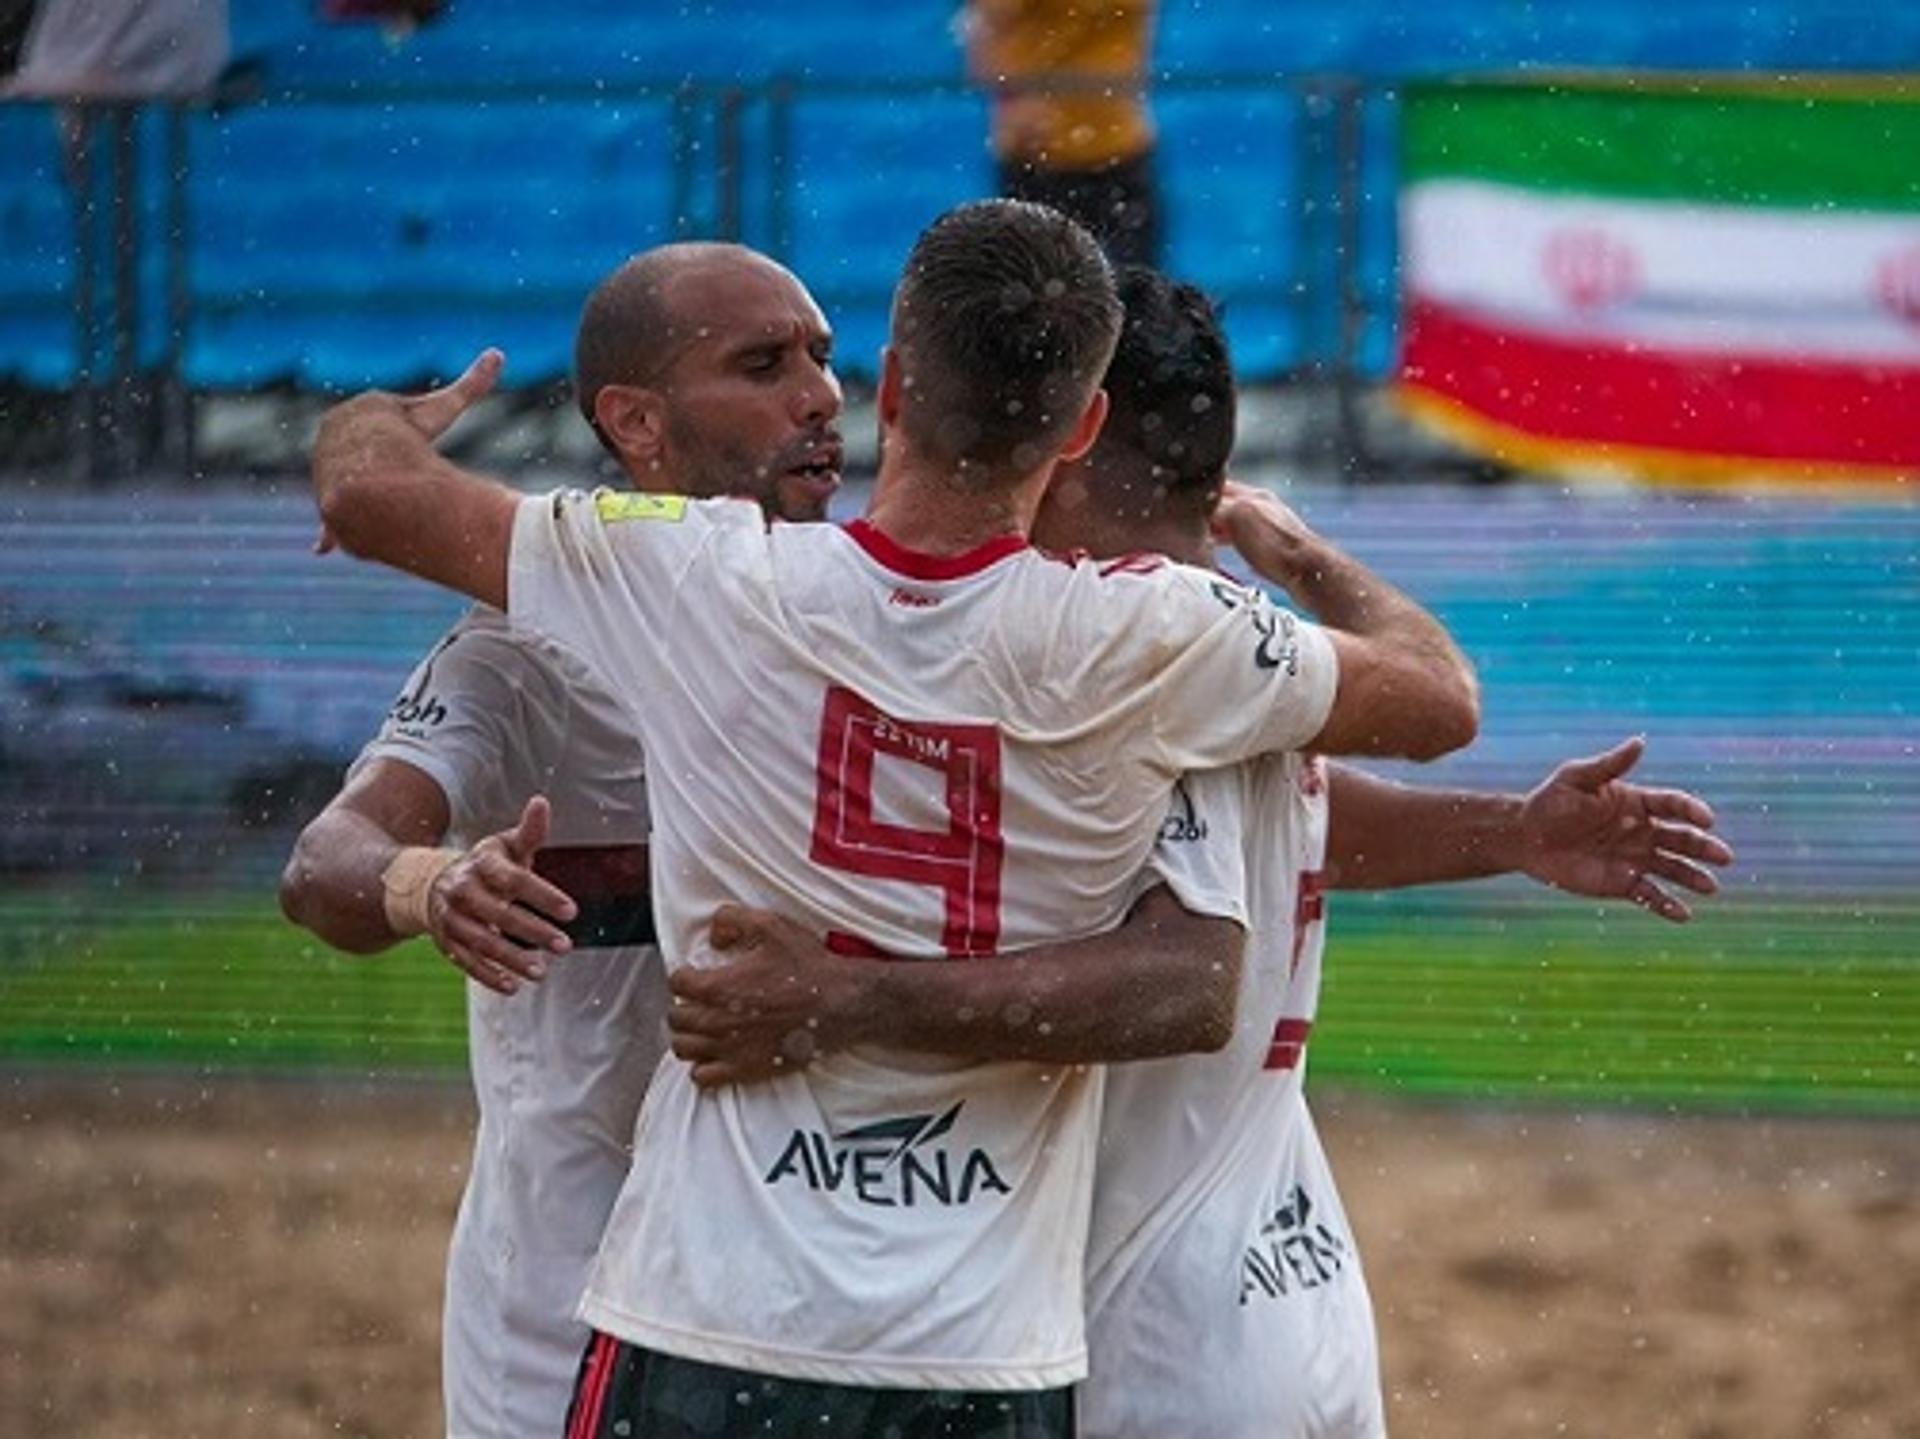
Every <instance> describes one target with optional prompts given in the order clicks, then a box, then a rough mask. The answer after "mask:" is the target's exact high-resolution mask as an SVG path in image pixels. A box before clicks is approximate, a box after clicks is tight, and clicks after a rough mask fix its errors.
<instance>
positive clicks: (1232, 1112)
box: [1078, 755, 1386, 1439]
mask: <svg viewBox="0 0 1920 1439" xmlns="http://www.w3.org/2000/svg"><path fill="white" fill-rule="evenodd" d="M1326 847H1327V800H1326V769H1325V764H1324V762H1323V761H1320V760H1317V759H1309V758H1306V757H1303V756H1300V755H1279V756H1272V757H1269V758H1266V759H1263V760H1257V761H1255V762H1253V763H1252V764H1247V765H1240V766H1237V767H1235V768H1233V769H1229V770H1215V771H1211V772H1208V773H1205V774H1194V775H1189V776H1188V777H1187V778H1186V779H1184V780H1183V781H1182V782H1181V784H1180V786H1179V788H1178V789H1177V790H1176V792H1175V798H1174V803H1173V806H1172V809H1171V811H1170V813H1169V816H1168V819H1167V823H1166V826H1165V828H1164V829H1163V831H1162V834H1161V840H1160V845H1159V847H1158V849H1157V850H1156V851H1155V856H1154V864H1153V868H1154V870H1155V871H1156V872H1158V873H1159V874H1160V875H1161V876H1162V877H1164V878H1165V879H1167V880H1168V881H1169V882H1170V883H1171V884H1172V886H1173V888H1174V891H1175V893H1176V894H1177V895H1178V896H1179V897H1180V899H1181V900H1182V901H1183V903H1185V904H1186V905H1187V906H1188V907H1189V908H1192V909H1195V910H1198V911H1202V912H1208V913H1216V914H1223V915H1228V916H1232V917H1234V918H1241V919H1244V920H1245V921H1246V922H1247V924H1248V930H1249V933H1248V940H1247V952H1246V968H1245V971H1244V976H1243V979H1242V983H1241V991H1240V1019H1239V1026H1238V1028H1237V1030H1236V1032H1235V1034H1234V1038H1233V1041H1232V1043H1231V1044H1230V1045H1229V1046H1228V1048H1227V1049H1226V1050H1225V1051H1224V1052H1223V1053H1220V1054H1208V1055H1188V1056H1183V1057H1180V1058H1176V1059H1166V1060H1156V1061H1151V1062H1148V1063H1142V1064H1123V1065H1116V1066H1115V1067H1114V1068H1113V1069H1112V1071H1111V1072H1110V1073H1109V1076H1108V1080H1107V1096H1106V1109H1105V1112H1104V1114H1103V1117H1102V1121H1101V1145H1100V1157H1099V1165H1098V1170H1097V1175H1096V1181H1095V1190H1094V1206H1093V1226H1092V1231H1091V1236H1090V1238H1089V1240H1088V1248H1087V1325H1088V1339H1089V1344H1090V1346H1091V1349H1092V1375H1091V1377H1090V1378H1089V1379H1088V1380H1087V1382H1086V1384H1085V1385H1084V1386H1083V1387H1082V1389H1081V1391H1080V1396H1079V1404H1078V1414H1079V1425H1080V1434H1081V1435H1082V1436H1083V1439H1159V1436H1163V1435H1168V1434H1204V1435H1207V1436H1208V1439H1378V1436H1381V1435H1384V1434H1385V1432H1386V1429H1385V1420H1384V1416H1383V1408H1382V1403H1381V1396H1380V1376H1379V1362H1378V1355H1377V1350H1376V1345H1375V1339H1374V1324H1373V1310H1372V1306H1371V1304H1370V1303H1369V1301H1368V1298H1367V1287H1366V1281H1365V1279H1364V1278H1363V1277H1362V1275H1361V1272H1360V1256H1359V1254H1358V1252H1357V1250H1356V1249H1355V1247H1354V1242H1353V1233H1352V1230H1351V1229H1350V1228H1349V1227H1348V1224H1347V1218H1346V1214H1345V1212H1344V1211H1343V1210H1342V1208H1341V1205H1340V1196H1339V1194H1338V1192H1337V1191H1336V1190H1335V1189H1334V1185H1333V1174H1332V1171H1331V1169H1330V1168H1329V1167H1328V1164H1327V1157H1326V1154H1325V1152H1324V1151H1323V1150H1322V1148H1321V1146H1320V1137H1319V1135H1318V1134H1317V1133H1316V1132H1315V1130H1314V1127H1313V1118H1312V1116H1311V1115H1310V1114H1309V1113H1308V1112H1307V1105H1306V1099H1305V1096H1304V1094H1303V1092H1302V1084H1303V1081H1304V1078H1305V1072H1306V1046H1307V1037H1308V1034H1309V1032H1310V1031H1311V1029H1312V1027H1313V1017H1314V1010H1315V1006H1316V1005H1317V1004H1318V1002H1319V995H1320V953H1321V945H1322V941H1323V937H1324V934H1323V931H1324V926H1323V924H1322V923H1321V914H1322V890H1321V887H1320V874H1321V867H1322V865H1323V864H1324V862H1325V858H1326ZM1243 893H1244V895H1245V905H1246V908H1245V910H1244V912H1243V911H1242V910H1241V896H1242V894H1243ZM1174 1341H1177V1342H1174Z"/></svg>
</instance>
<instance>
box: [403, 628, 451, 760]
mask: <svg viewBox="0 0 1920 1439" xmlns="http://www.w3.org/2000/svg"><path fill="white" fill-rule="evenodd" d="M458 638H459V636H458V635H448V636H447V637H446V638H445V639H443V640H441V641H440V643H439V644H437V645H435V646H434V649H433V653H432V654H430V655H428V656H427V658H426V661H425V662H424V663H423V664H422V665H421V666H420V668H419V670H418V672H417V675H416V678H415V680H414V683H413V687H412V688H411V689H405V690H402V691H401V692H400V694H399V695H398V697H396V698H395V700H394V702H393V703H392V704H390V705H388V706H387V725H388V727H389V728H390V729H392V730H393V731H394V732H395V733H397V734H401V735H405V736H406V737H407V738H408V739H425V738H426V737H427V735H428V734H429V733H430V732H431V731H433V730H435V729H437V728H439V727H440V726H441V725H443V724H445V723H446V720H447V707H446V706H445V705H444V704H442V703H441V702H440V697H439V696H438V695H436V694H435V693H434V692H433V690H432V689H431V688H430V686H431V685H432V684H433V667H434V666H435V665H436V664H438V663H439V662H440V656H441V655H443V654H445V653H446V652H447V650H448V649H449V648H450V647H451V646H452V644H453V642H454V640H456V639H458Z"/></svg>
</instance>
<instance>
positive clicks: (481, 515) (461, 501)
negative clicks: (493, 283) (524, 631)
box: [313, 350, 520, 610]
mask: <svg viewBox="0 0 1920 1439" xmlns="http://www.w3.org/2000/svg"><path fill="white" fill-rule="evenodd" d="M504 363H505V360H504V358H503V357H502V355H501V353H500V352H499V351H498V350H487V351H485V352H483V353H482V354H481V355H480V357H479V358H478V359H476V360H475V361H474V362H473V363H472V364H471V365H469V366H467V369H466V373H464V374H463V375H461V376H460V378H459V379H457V380H455V381H454V382H453V383H452V384H450V385H445V386H442V387H441V388H440V389H437V390H432V391H429V392H428V393H426V394H424V395H415V396H410V397H403V396H399V395H389V394H385V393H383V392H381V391H377V390H375V391H369V392H368V393H366V394H363V395H356V396H354V398H352V399H351V400H347V401H346V402H344V403H342V404H338V405H335V406H334V407H333V408H332V409H330V410H328V411H327V413H326V415H325V416H324V417H322V419H321V421H320V432H319V435H318V436H317V437H316V439H315V440H314V445H313V498H314V503H315V505H317V506H318V508H319V511H320V522H321V525H322V526H323V538H322V541H321V547H322V548H327V547H329V546H330V545H331V544H335V543H337V544H338V545H339V546H340V548H342V549H344V550H346V551H347V552H348V553H349V554H352V555H357V556H358V557H359V558H361V559H365V560H374V561H377V562H378V563H380V564H383V565H390V566H392V567H393V568H395V569H399V570H405V571H407V572H408V573H409V574H415V575H418V576H420V577H421V578H422V579H426V580H432V581H433V582H434V583H435V584H439V585H445V586H446V587H447V588H448V589H452V590H458V591H460V593H462V594H466V595H471V596H472V597H473V598H474V599H477V600H480V601H482V602H483V603H485V604H489V605H492V606H493V607H494V608H495V609H502V610H504V609H505V608H506V607H507V557H508V551H509V549H510V547H511V544H512V539H513V516H514V511H515V509H516V508H517V507H518V505H519V501H520V497H519V495H518V494H516V493H515V492H514V491H513V490H510V489H508V488H507V487H506V486H505V485H502V484H500V483H498V482H497V481H494V480H489V479H487V478H485V477H484V476H482V475H477V474H474V473H472V472H471V471H468V470H463V469H461V468H460V466H458V465H456V464H454V463H452V462H451V461H450V460H448V459H446V458H445V457H443V456H442V455H441V454H440V453H439V452H438V451H436V450H435V449H434V447H433V445H434V441H435V440H437V439H438V438H439V437H440V436H441V435H442V434H444V433H445V432H446V430H447V428H448V427H449V426H451V425H452V424H453V422H454V421H455V420H457V419H458V418H459V417H460V416H461V415H462V414H464V413H465V412H466V410H467V408H468V407H469V406H471V405H472V404H473V403H474V401H476V400H478V399H479V398H480V397H481V396H483V395H485V394H486V393H487V392H488V391H489V390H491V389H492V388H493V386H494V382H495V381H496V380H497V379H499V377H500V368H501V366H502V365H503V364H504Z"/></svg>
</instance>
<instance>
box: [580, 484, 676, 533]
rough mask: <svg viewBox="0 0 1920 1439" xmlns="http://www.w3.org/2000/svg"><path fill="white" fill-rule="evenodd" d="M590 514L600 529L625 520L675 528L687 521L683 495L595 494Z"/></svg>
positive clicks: (617, 492)
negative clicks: (597, 521)
mask: <svg viewBox="0 0 1920 1439" xmlns="http://www.w3.org/2000/svg"><path fill="white" fill-rule="evenodd" d="M593 511H594V513H595V514H597V515H598V516H600V523H601V524H603V525H617V524H620V523H622V522H623V521H626V520H663V521H665V522H666V523H667V524H672V525H677V524H679V523H680V521H682V520H684V519H685V518H686V517H687V497H686V496H685V495H638V494H633V493H631V492H629V491H626V490H595V491H594V492H593Z"/></svg>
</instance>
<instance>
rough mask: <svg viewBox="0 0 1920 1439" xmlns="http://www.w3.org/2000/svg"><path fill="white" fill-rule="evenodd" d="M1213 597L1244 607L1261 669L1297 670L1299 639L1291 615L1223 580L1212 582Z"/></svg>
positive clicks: (1233, 606) (1230, 605) (1236, 607)
mask: <svg viewBox="0 0 1920 1439" xmlns="http://www.w3.org/2000/svg"><path fill="white" fill-rule="evenodd" d="M1213 597H1214V598H1215V599H1216V600H1218V601H1220V603H1221V604H1223V605H1225V606H1226V607H1227V608H1228V609H1230V610H1243V611H1245V612H1246V616H1247V618H1248V619H1249V620H1250V621H1251V622H1252V624H1253V632H1254V634H1255V635H1256V636H1257V637H1258V642H1257V643H1256V644H1255V645H1254V650H1253V662H1254V664H1255V665H1257V666H1258V667H1259V668H1261V669H1263V670H1279V669H1283V670H1285V671H1286V672H1287V673H1288V674H1289V675H1297V674H1299V673H1300V642H1299V640H1298V639H1297V638H1296V637H1295V632H1296V628H1297V627H1296V626H1295V624H1294V620H1293V616H1292V615H1290V614H1288V613H1287V612H1286V611H1285V610H1277V609H1275V608H1274V607H1273V605H1272V604H1271V603H1270V602H1269V601H1268V600H1267V599H1266V598H1265V597H1264V596H1261V595H1258V594H1255V593H1254V592H1253V591H1252V590H1249V589H1243V588H1242V587H1241V586H1239V585H1236V584H1232V583H1230V582H1228V581H1226V580H1215V581H1214V582H1213Z"/></svg>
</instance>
